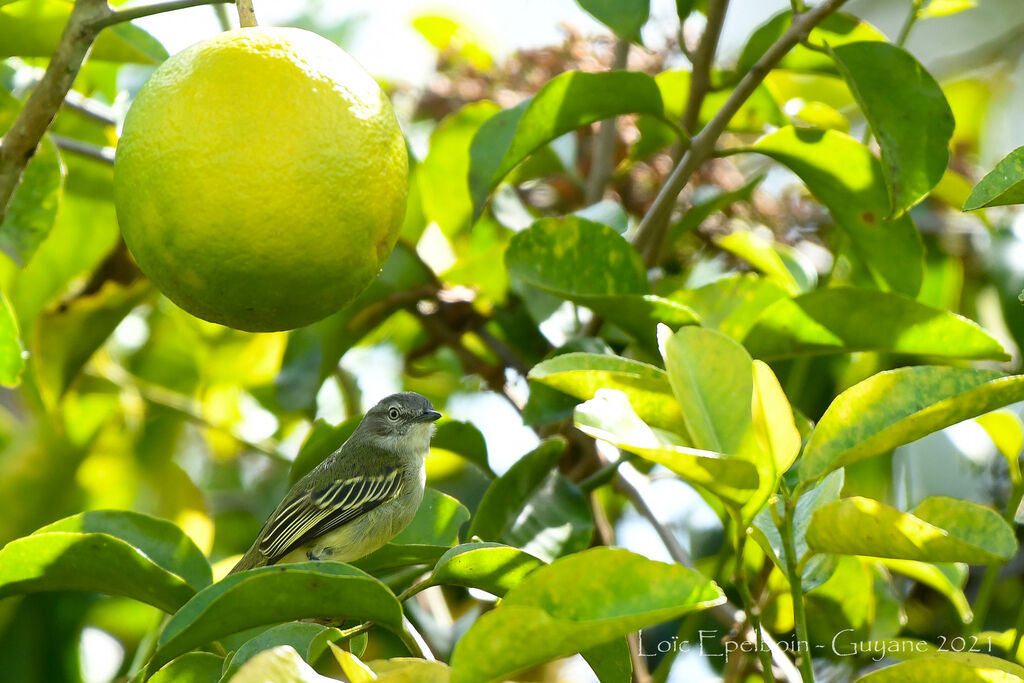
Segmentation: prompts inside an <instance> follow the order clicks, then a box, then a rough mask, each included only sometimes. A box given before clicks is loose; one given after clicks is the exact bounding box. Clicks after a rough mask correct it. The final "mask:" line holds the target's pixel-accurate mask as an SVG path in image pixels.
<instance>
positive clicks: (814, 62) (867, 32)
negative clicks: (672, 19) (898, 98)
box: [736, 10, 886, 74]
mask: <svg viewBox="0 0 1024 683" xmlns="http://www.w3.org/2000/svg"><path fill="white" fill-rule="evenodd" d="M792 23H793V15H792V13H791V12H790V11H788V10H787V11H785V12H781V13H779V14H776V15H775V16H774V17H772V18H771V19H769V20H768V21H767V22H765V23H764V24H762V25H761V26H760V27H759V28H758V29H757V30H756V31H754V33H753V34H752V35H751V36H750V39H749V40H748V41H747V44H746V45H745V46H744V47H743V52H742V53H741V54H740V58H739V62H738V64H737V65H736V71H737V72H738V73H740V74H744V73H746V72H748V71H750V68H751V67H752V66H753V65H754V64H755V63H756V62H757V60H759V59H761V57H762V56H764V53H765V52H767V51H768V48H770V47H771V46H772V44H773V43H775V41H776V40H778V39H779V38H780V37H781V36H782V34H783V33H785V32H786V31H787V30H788V29H789V27H790V25H791V24H792ZM884 40H886V38H885V35H884V34H883V33H882V32H881V31H879V30H878V29H876V28H875V27H874V26H872V25H871V24H868V23H867V22H863V21H861V20H860V19H858V18H857V17H855V16H853V15H850V14H842V13H840V12H834V13H832V14H830V15H828V16H827V17H825V19H824V20H823V21H822V22H821V23H820V24H818V25H817V26H815V27H814V28H813V29H811V32H810V34H809V35H808V36H807V44H808V45H811V46H812V47H806V46H804V45H796V46H794V47H793V49H791V50H790V51H789V52H787V53H786V55H785V56H784V57H783V58H782V59H781V60H780V61H779V63H778V67H777V68H779V69H792V70H796V71H824V72H828V73H831V72H834V71H835V63H834V62H833V61H832V60H831V59H829V57H828V55H827V54H824V53H823V51H824V48H826V46H832V47H835V46H837V45H844V44H846V43H855V42H860V41H884ZM813 47H817V48H821V49H820V50H815V49H813Z"/></svg>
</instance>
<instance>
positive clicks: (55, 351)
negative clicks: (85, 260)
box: [32, 280, 153, 406]
mask: <svg viewBox="0 0 1024 683" xmlns="http://www.w3.org/2000/svg"><path fill="white" fill-rule="evenodd" d="M152 291H153V288H152V285H150V283H149V281H147V280H137V281H136V282H134V283H133V284H131V285H127V286H123V285H120V284H118V283H116V282H112V281H111V282H107V283H105V284H104V285H103V287H102V288H101V289H100V290H99V291H98V292H96V293H94V294H87V295H84V296H79V297H76V298H74V299H72V300H70V301H68V302H67V303H66V304H64V305H62V306H60V307H59V308H56V309H53V310H49V311H44V312H43V313H42V314H41V315H40V316H39V319H38V320H37V321H36V325H35V334H34V339H33V343H32V350H33V353H32V365H33V368H34V369H35V372H36V379H37V382H38V384H39V391H40V393H41V394H42V396H43V399H44V400H45V401H46V402H47V404H49V405H51V406H52V405H56V403H57V402H58V401H59V400H60V399H61V398H62V397H63V396H64V392H66V391H67V389H68V387H69V386H70V385H71V383H72V381H74V379H75V378H76V377H77V376H78V373H79V371H81V369H82V368H83V367H84V366H85V363H86V362H87V361H88V360H89V358H91V357H92V355H93V353H95V352H96V350H97V349H98V348H99V347H100V346H102V344H103V342H105V341H106V340H107V337H109V336H110V335H111V333H113V331H114V329H115V328H116V327H117V326H118V325H119V324H120V323H121V321H122V320H124V317H125V316H126V315H128V314H129V313H130V312H131V311H132V309H133V308H135V307H136V306H138V305H139V304H140V303H142V302H143V301H144V300H145V299H146V297H147V296H149V294H150V293H151V292H152Z"/></svg>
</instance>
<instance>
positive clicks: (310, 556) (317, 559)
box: [306, 550, 320, 562]
mask: <svg viewBox="0 0 1024 683" xmlns="http://www.w3.org/2000/svg"><path fill="white" fill-rule="evenodd" d="M306 557H308V558H309V559H311V560H312V561H313V562H319V561H320V558H319V557H317V556H316V555H314V554H313V551H312V550H307V551H306Z"/></svg>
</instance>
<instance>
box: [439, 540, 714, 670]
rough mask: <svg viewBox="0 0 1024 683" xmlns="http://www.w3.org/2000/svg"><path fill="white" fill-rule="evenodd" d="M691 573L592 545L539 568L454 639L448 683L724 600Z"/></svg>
mask: <svg viewBox="0 0 1024 683" xmlns="http://www.w3.org/2000/svg"><path fill="white" fill-rule="evenodd" d="M724 600H725V597H724V595H723V594H722V592H721V590H720V589H719V588H718V587H717V586H716V585H715V584H714V583H712V582H711V581H709V580H707V579H705V578H704V577H702V576H701V575H700V574H698V573H697V572H695V571H693V570H692V569H688V568H686V567H682V566H680V565H676V564H664V563H661V562H654V561H652V560H648V559H646V558H644V557H642V556H640V555H635V554H633V553H631V552H629V551H626V550H622V549H619V548H607V547H604V548H594V549H591V550H587V551H585V552H581V553H576V554H574V555H570V556H568V557H565V558H563V559H561V560H559V561H557V562H555V563H553V564H551V565H549V566H547V567H541V568H540V569H538V570H536V571H534V572H533V573H532V574H530V575H529V576H527V577H526V578H525V579H523V581H522V582H521V583H520V584H519V585H518V586H516V587H515V588H513V589H512V590H510V591H509V592H508V593H507V594H506V595H505V599H504V600H503V601H502V603H501V604H500V605H499V606H498V607H497V608H496V609H494V610H492V611H490V612H488V613H486V614H484V615H483V616H481V617H480V618H479V619H478V620H477V621H476V622H475V623H474V624H473V625H472V626H471V627H470V629H469V631H467V632H466V634H465V635H464V636H463V637H462V638H461V639H460V640H459V641H458V643H457V644H456V645H455V651H454V652H453V654H452V681H453V682H454V683H470V682H472V683H484V682H485V681H496V680H500V679H503V678H505V677H507V676H509V675H512V674H514V673H516V672H518V671H522V670H523V669H526V668H528V667H530V666H533V665H536V664H541V663H543V662H546V661H549V660H551V659H555V658H557V657H564V656H568V655H571V654H574V653H576V652H580V651H583V650H587V649H590V648H593V647H596V646H598V645H602V644H604V643H608V642H611V641H612V640H615V639H617V638H620V637H622V636H624V635H626V634H627V633H630V632H631V631H635V630H637V629H640V628H643V627H645V626H651V625H653V624H658V623H661V622H664V621H668V620H669V619H672V618H674V617H677V616H679V615H681V614H685V613H687V612H690V611H693V610H697V609H707V608H708V607H712V606H714V605H717V604H720V603H722V602H724Z"/></svg>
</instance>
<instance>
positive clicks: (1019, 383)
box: [800, 365, 1024, 480]
mask: <svg viewBox="0 0 1024 683" xmlns="http://www.w3.org/2000/svg"><path fill="white" fill-rule="evenodd" d="M1020 400H1024V376H1020V375H1010V376H1003V375H1002V374H1000V373H998V372H994V371H991V370H973V369H969V368H947V367H938V366H927V365H922V366H917V367H909V368H898V369H896V370H889V371H886V372H880V373H878V374H877V375H873V376H871V377H869V378H868V379H866V380H864V381H863V382H860V383H858V384H855V385H854V386H852V387H850V388H849V389H847V390H846V391H844V392H843V393H841V394H839V396H838V397H836V399H835V400H833V401H832V404H831V405H829V407H828V410H826V411H825V414H824V415H823V416H822V418H821V420H820V421H819V422H818V424H817V426H816V427H815V429H814V432H812V434H811V438H810V440H809V441H808V443H807V446H806V448H805V449H804V455H803V458H802V459H801V461H800V476H801V478H802V479H805V480H806V479H816V478H817V477H820V476H822V475H824V474H827V473H829V472H831V471H832V470H834V469H836V468H839V467H843V466H844V465H848V464H850V463H853V462H856V461H858V460H863V459H864V458H868V457H871V456H873V455H878V454H879V453H885V452H886V451H889V450H892V449H893V448H896V447H897V446H902V445H903V444H905V443H910V442H911V441H914V440H915V439H919V438H921V437H922V436H925V435H926V434H930V433H931V432H934V431H938V430H939V429H942V428H944V427H948V426H950V425H953V424H956V423H957V422H960V421H962V420H966V419H968V418H972V417H976V416H978V415H981V414H982V413H987V412H989V411H991V410H995V409H996V408H1000V407H1002V406H1004V405H1008V404H1010V403H1014V402H1016V401H1020Z"/></svg>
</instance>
